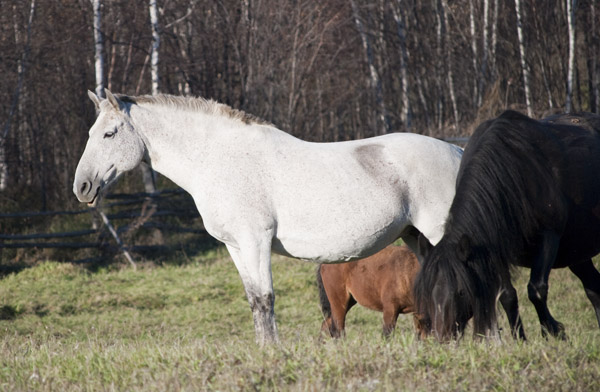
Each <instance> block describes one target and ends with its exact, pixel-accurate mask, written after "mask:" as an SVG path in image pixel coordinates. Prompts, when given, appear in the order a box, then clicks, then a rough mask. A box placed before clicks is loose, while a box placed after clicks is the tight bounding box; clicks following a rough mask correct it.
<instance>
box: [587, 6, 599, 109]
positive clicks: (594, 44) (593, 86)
mask: <svg viewBox="0 0 600 392" xmlns="http://www.w3.org/2000/svg"><path fill="white" fill-rule="evenodd" d="M596 12H597V11H596V2H595V1H592V2H590V19H591V23H590V24H591V31H592V32H591V37H590V38H591V45H590V56H591V59H590V60H589V62H590V66H589V67H588V68H589V72H590V77H589V80H590V111H591V112H594V113H600V62H598V51H599V50H600V42H599V41H600V37H598V31H597V30H596V29H597V28H598V25H597V24H596Z"/></svg>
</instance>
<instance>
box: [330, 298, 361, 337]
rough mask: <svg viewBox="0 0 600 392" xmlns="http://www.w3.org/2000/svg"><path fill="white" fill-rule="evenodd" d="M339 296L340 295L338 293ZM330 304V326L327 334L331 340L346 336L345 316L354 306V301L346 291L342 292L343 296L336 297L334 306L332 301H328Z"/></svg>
mask: <svg viewBox="0 0 600 392" xmlns="http://www.w3.org/2000/svg"><path fill="white" fill-rule="evenodd" d="M340 294H341V293H340ZM329 301H330V302H331V319H332V321H331V325H330V328H329V333H330V334H331V337H333V338H339V337H342V336H344V335H345V334H346V332H345V328H346V314H347V313H348V311H349V310H350V308H351V307H353V306H354V305H355V304H356V300H355V299H354V298H353V297H352V295H350V294H349V293H348V292H347V291H344V295H343V296H340V297H336V301H335V305H334V303H333V302H334V301H332V300H331V299H329Z"/></svg>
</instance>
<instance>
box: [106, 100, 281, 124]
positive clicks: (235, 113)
mask: <svg viewBox="0 0 600 392" xmlns="http://www.w3.org/2000/svg"><path fill="white" fill-rule="evenodd" d="M117 98H119V99H120V100H121V101H123V102H128V103H133V104H136V105H144V104H149V105H161V106H168V107H171V108H174V109H183V110H192V111H198V112H202V113H207V114H214V115H220V116H224V117H227V118H231V119H233V120H239V121H242V122H243V123H245V124H259V125H268V126H273V124H271V123H270V122H268V121H265V120H263V119H261V118H260V117H257V116H254V115H252V114H249V113H246V112H244V111H242V110H238V109H234V108H232V107H231V106H228V105H225V104H223V103H219V102H217V101H215V100H212V99H205V98H202V97H184V96H175V95H168V94H159V95H140V96H135V97H132V96H128V95H117Z"/></svg>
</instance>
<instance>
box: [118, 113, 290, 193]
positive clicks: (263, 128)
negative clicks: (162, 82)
mask: <svg viewBox="0 0 600 392" xmlns="http://www.w3.org/2000/svg"><path fill="white" fill-rule="evenodd" d="M130 115H131V118H132V120H133V122H134V124H135V128H136V130H137V131H138V132H139V133H140V136H141V137H142V139H143V140H144V143H145V144H146V148H147V158H148V160H149V161H150V164H151V165H152V168H153V169H154V170H156V171H157V172H159V173H161V174H163V175H164V176H166V177H167V178H169V179H171V180H172V181H173V182H175V183H176V184H177V185H179V186H180V187H182V188H183V189H185V190H186V191H188V192H190V193H193V192H194V190H196V189H197V188H198V187H199V186H200V187H201V186H202V185H201V184H202V183H204V182H205V181H203V176H204V174H206V171H207V170H213V169H214V168H215V167H218V166H219V160H223V159H225V160H227V159H232V158H234V157H235V156H237V155H238V154H245V153H252V152H253V151H252V149H256V148H257V146H260V148H268V147H267V146H266V145H265V143H253V142H252V141H253V140H256V138H259V139H264V140H265V141H266V140H267V139H268V140H280V139H285V140H287V141H290V142H293V141H297V142H301V141H300V140H299V139H296V138H294V137H293V136H291V135H289V134H287V133H285V132H282V131H280V130H278V129H277V128H274V127H272V126H269V125H267V124H266V123H265V124H261V123H258V122H251V121H248V122H245V121H243V120H241V119H238V118H233V117H229V116H227V115H223V114H219V113H211V112H210V111H207V112H203V111H194V110H190V109H186V108H173V107H170V106H163V105H158V104H142V105H132V106H131V110H130ZM265 134H268V135H269V138H265ZM273 136H275V137H273ZM277 136H279V137H277ZM208 180H209V179H206V181H208Z"/></svg>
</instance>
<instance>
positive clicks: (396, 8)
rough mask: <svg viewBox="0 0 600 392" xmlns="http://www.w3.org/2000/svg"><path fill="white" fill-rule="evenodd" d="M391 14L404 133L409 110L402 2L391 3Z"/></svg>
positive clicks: (408, 126) (409, 125) (406, 50)
mask: <svg viewBox="0 0 600 392" xmlns="http://www.w3.org/2000/svg"><path fill="white" fill-rule="evenodd" d="M391 7H392V12H393V14H394V20H395V21H396V27H397V34H398V39H399V40H400V79H401V81H402V112H401V115H400V120H401V121H402V123H403V124H404V128H405V129H406V131H410V128H411V122H412V121H411V120H412V119H411V110H410V101H409V99H408V92H409V87H408V49H407V46H406V22H405V20H406V18H405V17H404V9H403V8H402V7H403V4H402V0H398V2H394V3H392V6H391Z"/></svg>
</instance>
